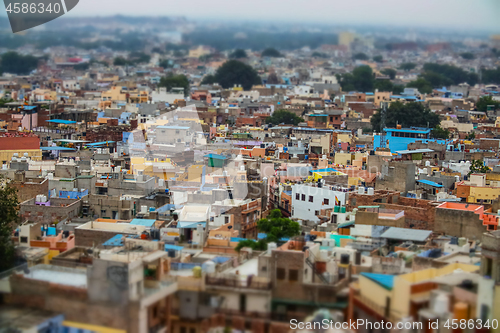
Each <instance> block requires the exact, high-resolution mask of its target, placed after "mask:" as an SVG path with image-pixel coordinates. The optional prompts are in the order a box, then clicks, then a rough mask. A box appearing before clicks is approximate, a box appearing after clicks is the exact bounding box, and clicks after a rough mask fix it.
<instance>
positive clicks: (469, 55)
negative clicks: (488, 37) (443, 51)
mask: <svg viewBox="0 0 500 333" xmlns="http://www.w3.org/2000/svg"><path fill="white" fill-rule="evenodd" d="M460 56H461V57H462V58H464V59H466V60H472V59H474V53H472V52H464V53H460Z"/></svg>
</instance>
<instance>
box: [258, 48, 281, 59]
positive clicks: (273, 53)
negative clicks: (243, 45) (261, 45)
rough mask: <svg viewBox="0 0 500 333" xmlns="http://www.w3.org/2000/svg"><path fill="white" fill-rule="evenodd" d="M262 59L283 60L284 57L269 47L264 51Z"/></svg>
mask: <svg viewBox="0 0 500 333" xmlns="http://www.w3.org/2000/svg"><path fill="white" fill-rule="evenodd" d="M260 56H261V57H271V58H281V57H283V55H282V54H281V53H280V52H279V51H278V50H276V49H274V48H272V47H269V48H267V49H265V50H264V51H262V53H261V54H260Z"/></svg>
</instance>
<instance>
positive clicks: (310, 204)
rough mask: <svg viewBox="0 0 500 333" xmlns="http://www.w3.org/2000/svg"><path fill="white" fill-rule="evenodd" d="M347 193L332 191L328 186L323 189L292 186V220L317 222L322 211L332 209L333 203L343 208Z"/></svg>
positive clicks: (302, 185)
mask: <svg viewBox="0 0 500 333" xmlns="http://www.w3.org/2000/svg"><path fill="white" fill-rule="evenodd" d="M347 199H348V198H347V192H340V191H334V190H333V189H332V188H331V187H330V186H329V185H323V187H317V186H312V185H310V184H295V185H293V186H292V218H296V219H303V220H310V221H316V222H319V218H318V217H317V215H319V213H320V211H321V210H322V209H327V208H333V207H334V206H335V202H336V201H337V202H339V203H340V205H341V206H344V205H345V203H346V200H347Z"/></svg>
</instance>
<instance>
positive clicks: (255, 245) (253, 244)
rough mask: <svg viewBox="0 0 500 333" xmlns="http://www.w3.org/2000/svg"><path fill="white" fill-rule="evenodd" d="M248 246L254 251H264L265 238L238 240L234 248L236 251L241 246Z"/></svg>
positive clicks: (239, 249) (238, 250)
mask: <svg viewBox="0 0 500 333" xmlns="http://www.w3.org/2000/svg"><path fill="white" fill-rule="evenodd" d="M244 247H249V248H251V249H252V250H255V251H265V250H267V242H266V240H265V239H260V240H258V241H255V240H253V239H245V240H241V241H239V242H238V245H236V247H235V248H234V249H235V250H236V252H238V253H239V252H240V251H241V249H242V248H244Z"/></svg>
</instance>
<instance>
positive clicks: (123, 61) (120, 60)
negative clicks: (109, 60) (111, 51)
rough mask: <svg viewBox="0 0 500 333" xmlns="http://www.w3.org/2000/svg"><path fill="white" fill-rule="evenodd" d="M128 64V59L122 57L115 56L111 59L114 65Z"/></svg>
mask: <svg viewBox="0 0 500 333" xmlns="http://www.w3.org/2000/svg"><path fill="white" fill-rule="evenodd" d="M128 64H129V62H128V60H127V59H125V58H123V57H116V58H114V59H113V65H115V66H127V65H128Z"/></svg>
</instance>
